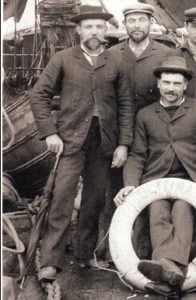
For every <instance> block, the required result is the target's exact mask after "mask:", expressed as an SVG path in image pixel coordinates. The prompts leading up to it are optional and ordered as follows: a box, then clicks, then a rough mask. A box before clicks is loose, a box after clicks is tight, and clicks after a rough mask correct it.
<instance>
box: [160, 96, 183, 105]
mask: <svg viewBox="0 0 196 300" xmlns="http://www.w3.org/2000/svg"><path fill="white" fill-rule="evenodd" d="M184 101H185V98H184V97H183V98H182V100H181V101H180V103H178V105H176V106H180V105H181V104H182V103H184ZM160 104H161V105H162V106H163V107H169V106H168V105H165V104H164V103H163V99H162V98H161V99H160Z"/></svg>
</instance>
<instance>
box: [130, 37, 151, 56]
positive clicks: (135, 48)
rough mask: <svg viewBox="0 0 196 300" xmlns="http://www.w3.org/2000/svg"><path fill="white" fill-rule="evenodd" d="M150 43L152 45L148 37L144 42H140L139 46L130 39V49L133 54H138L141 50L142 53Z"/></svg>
mask: <svg viewBox="0 0 196 300" xmlns="http://www.w3.org/2000/svg"><path fill="white" fill-rule="evenodd" d="M149 43H150V40H149V38H148V37H147V38H146V39H145V40H144V41H142V42H140V43H139V44H136V43H132V40H131V39H129V47H130V48H131V50H132V51H133V52H136V51H138V50H139V51H140V52H141V53H142V52H143V51H144V50H145V49H146V48H147V47H148V45H149Z"/></svg>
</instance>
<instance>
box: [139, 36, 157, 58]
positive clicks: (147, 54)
mask: <svg viewBox="0 0 196 300" xmlns="http://www.w3.org/2000/svg"><path fill="white" fill-rule="evenodd" d="M156 49H157V47H156V45H155V44H154V43H153V41H150V43H149V44H148V46H147V47H146V49H145V50H144V51H143V52H142V53H141V55H140V56H139V57H138V58H137V60H141V59H144V58H147V57H150V56H152V55H153V54H154V53H153V50H156Z"/></svg>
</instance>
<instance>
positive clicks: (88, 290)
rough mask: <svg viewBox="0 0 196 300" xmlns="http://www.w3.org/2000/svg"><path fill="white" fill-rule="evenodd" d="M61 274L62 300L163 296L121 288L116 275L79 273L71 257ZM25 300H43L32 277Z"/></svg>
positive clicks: (191, 297) (186, 298) (191, 299)
mask: <svg viewBox="0 0 196 300" xmlns="http://www.w3.org/2000/svg"><path fill="white" fill-rule="evenodd" d="M63 266H64V267H63V272H62V273H60V274H59V275H58V278H57V280H58V282H59V284H60V287H61V293H62V300H127V299H132V298H134V299H136V300H142V299H149V300H155V299H156V300H164V299H166V298H165V297H163V296H156V295H146V294H140V293H137V292H136V291H131V290H130V289H129V288H128V287H126V286H125V285H123V283H122V282H121V281H120V280H119V278H118V276H117V274H115V273H113V272H107V271H102V270H96V271H95V270H89V269H85V270H81V269H78V267H77V266H76V264H75V263H74V259H73V255H72V254H70V253H69V254H67V255H66V256H65V261H64V262H63ZM24 293H25V296H26V297H27V299H32V300H45V299H46V294H45V293H44V291H43V289H42V288H41V286H40V285H39V283H38V281H37V278H36V276H35V275H31V276H28V277H27V279H26V282H25V285H24ZM178 299H183V300H195V299H196V293H190V294H188V293H187V294H185V295H183V296H182V297H181V298H178Z"/></svg>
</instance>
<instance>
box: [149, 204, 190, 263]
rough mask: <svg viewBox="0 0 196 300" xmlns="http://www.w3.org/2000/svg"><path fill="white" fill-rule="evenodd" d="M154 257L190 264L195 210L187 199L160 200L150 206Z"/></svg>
mask: <svg viewBox="0 0 196 300" xmlns="http://www.w3.org/2000/svg"><path fill="white" fill-rule="evenodd" d="M149 218H150V235H151V242H152V248H153V252H152V259H156V260H157V259H160V258H169V259H171V260H173V261H175V262H178V263H180V264H182V265H187V264H188V258H189V254H190V247H191V240H192V231H193V212H192V208H191V206H190V205H189V204H188V203H186V202H185V201H180V200H176V201H173V203H172V201H169V200H159V201H155V202H153V203H152V204H151V205H150V206H149Z"/></svg>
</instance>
